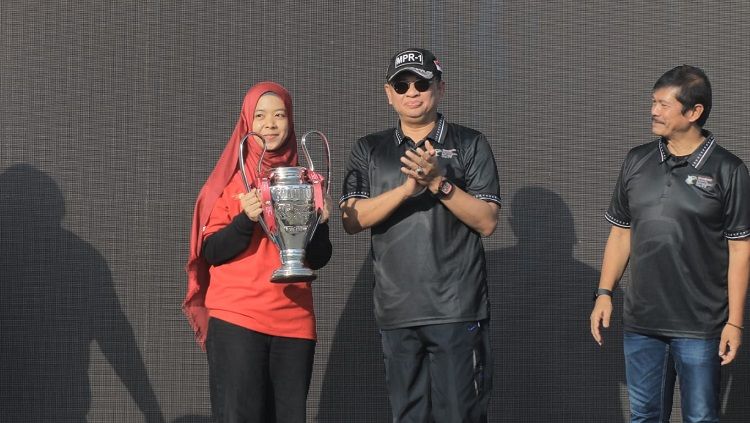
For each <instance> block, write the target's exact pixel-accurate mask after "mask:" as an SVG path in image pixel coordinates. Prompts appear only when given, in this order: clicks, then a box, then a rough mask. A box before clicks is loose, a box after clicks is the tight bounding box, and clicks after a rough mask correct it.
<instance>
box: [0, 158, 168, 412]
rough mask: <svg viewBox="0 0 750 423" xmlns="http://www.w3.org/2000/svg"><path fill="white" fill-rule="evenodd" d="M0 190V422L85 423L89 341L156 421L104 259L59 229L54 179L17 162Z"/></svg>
mask: <svg viewBox="0 0 750 423" xmlns="http://www.w3.org/2000/svg"><path fill="white" fill-rule="evenodd" d="M0 197H2V201H1V202H0V275H2V280H1V282H0V290H1V291H0V292H2V294H1V295H0V334H1V336H2V348H0V351H1V352H0V375H2V377H0V403H1V404H2V407H0V421H3V422H85V421H86V414H87V413H88V411H89V407H90V405H91V404H90V403H91V392H90V386H89V380H88V370H89V358H90V357H89V346H90V344H91V342H93V341H96V342H97V343H98V345H99V347H100V349H101V351H102V352H103V354H104V355H105V356H106V358H107V360H108V361H109V363H110V364H111V365H112V367H113V368H114V370H115V372H116V373H117V374H118V376H119V377H120V379H121V380H122V382H123V383H124V385H125V386H126V387H127V389H128V391H129V392H130V395H131V396H132V397H133V399H134V401H135V403H136V404H137V405H138V407H139V409H140V410H141V411H142V412H143V414H144V416H145V418H146V421H147V422H163V421H164V418H163V417H162V413H161V411H160V409H159V405H158V403H157V400H156V396H155V395H154V392H153V389H152V388H151V385H150V383H149V380H148V376H147V374H146V369H145V366H144V364H143V361H142V359H141V355H140V353H139V351H138V348H137V346H136V341H135V337H134V335H133V330H132V328H131V327H130V324H129V322H128V320H127V318H126V316H125V315H124V314H123V311H122V309H121V308H120V303H119V301H118V299H117V295H116V293H115V291H114V289H113V287H112V278H111V275H110V270H109V268H108V266H107V263H106V261H105V260H104V258H103V257H102V256H101V255H100V254H99V253H98V252H97V251H96V250H95V249H94V248H93V247H91V246H90V245H89V244H87V243H86V242H84V241H83V240H81V239H80V238H78V237H77V236H76V235H75V234H73V233H71V232H69V231H67V230H65V229H64V228H62V227H61V226H60V222H61V220H62V218H63V216H64V214H65V202H64V199H63V195H62V193H61V192H60V189H59V187H58V186H57V184H56V183H55V181H54V180H52V179H51V178H50V177H49V176H47V175H45V174H44V173H42V172H41V171H39V170H37V169H35V168H33V167H32V166H28V165H15V166H12V167H10V168H9V169H7V170H6V171H5V172H3V173H2V174H0Z"/></svg>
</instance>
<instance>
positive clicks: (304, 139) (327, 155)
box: [300, 129, 331, 194]
mask: <svg viewBox="0 0 750 423" xmlns="http://www.w3.org/2000/svg"><path fill="white" fill-rule="evenodd" d="M310 134H318V135H319V136H320V138H322V139H323V145H324V146H325V158H326V169H327V172H326V179H325V184H326V194H330V193H331V147H330V145H329V144H328V138H326V136H325V134H324V133H322V132H320V131H318V130H315V129H313V130H311V131H307V132H305V135H302V138H301V139H300V144H302V152H303V153H304V154H305V159H306V160H307V166H308V169H310V170H311V171H313V172H315V165H314V164H313V162H312V159H311V158H310V152H309V151H308V150H307V136H308V135H310Z"/></svg>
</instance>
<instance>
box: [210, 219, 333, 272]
mask: <svg viewBox="0 0 750 423" xmlns="http://www.w3.org/2000/svg"><path fill="white" fill-rule="evenodd" d="M256 226H258V225H257V224H256V223H255V222H253V221H252V220H250V218H249V217H247V215H246V214H245V213H239V214H238V215H237V216H235V217H234V219H232V222H231V223H230V224H229V225H227V226H225V227H223V228H221V229H220V230H218V231H217V232H216V233H214V234H212V235H210V236H209V237H208V238H206V239H205V240H204V241H203V251H202V255H203V258H205V259H206V262H208V264H210V265H212V266H219V265H222V264H224V263H226V262H228V261H229V260H232V259H233V258H235V257H237V255H238V254H240V253H241V252H243V251H245V249H247V247H248V245H250V240H251V239H252V237H253V231H254V230H256ZM332 253H333V246H332V245H331V240H330V238H329V228H328V223H323V224H320V225H318V228H317V229H316V230H315V234H314V235H313V237H312V239H311V240H310V243H309V244H307V248H306V249H305V262H306V264H307V265H308V266H310V268H311V269H313V270H316V269H320V268H321V267H323V266H325V265H326V264H327V263H328V260H330V259H331V254H332Z"/></svg>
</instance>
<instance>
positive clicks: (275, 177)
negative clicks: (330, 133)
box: [239, 130, 331, 282]
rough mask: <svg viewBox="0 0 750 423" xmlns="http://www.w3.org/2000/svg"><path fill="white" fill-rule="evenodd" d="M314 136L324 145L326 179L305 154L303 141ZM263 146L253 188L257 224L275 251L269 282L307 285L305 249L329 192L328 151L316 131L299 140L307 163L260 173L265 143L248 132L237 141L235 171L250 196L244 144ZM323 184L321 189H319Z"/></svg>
mask: <svg viewBox="0 0 750 423" xmlns="http://www.w3.org/2000/svg"><path fill="white" fill-rule="evenodd" d="M310 134H317V135H319V136H320V138H322V139H323V144H324V145H325V158H326V160H327V161H326V166H327V168H328V171H327V175H326V178H323V177H322V176H321V175H320V174H318V173H316V172H315V166H314V165H313V162H312V159H311V158H310V153H309V152H308V150H307V144H306V141H307V137H308V136H309V135H310ZM253 135H255V136H257V137H258V138H259V139H260V140H261V141H262V142H263V152H262V153H261V155H260V160H258V177H259V178H260V181H259V184H258V185H259V186H258V187H257V188H258V190H259V191H260V194H261V199H262V202H263V204H262V207H263V214H262V216H261V218H260V219H258V222H260V226H261V227H262V228H263V230H264V231H265V232H266V234H267V235H268V238H270V239H271V241H273V243H274V244H276V246H277V247H278V248H279V255H280V257H281V267H280V268H278V269H276V270H275V271H274V272H273V275H272V276H271V282H309V281H312V280H314V279H315V277H316V276H315V273H314V272H313V271H312V269H310V268H308V267H307V266H305V263H304V259H305V248H306V247H307V244H308V243H309V242H310V240H311V239H312V237H313V235H314V234H315V229H317V227H318V223H319V222H320V211H321V210H322V209H323V207H324V203H323V202H324V195H327V194H328V192H329V189H330V180H331V150H330V147H329V145H328V139H327V138H326V136H325V135H324V134H323V133H322V132H320V131H316V130H312V131H308V132H306V133H305V135H303V136H302V138H301V139H300V144H301V145H302V151H303V153H304V154H305V159H306V160H307V165H308V167H307V168H304V167H300V166H297V167H277V168H273V169H270V170H268V171H266V172H265V173H264V172H263V169H262V164H263V156H264V155H265V154H266V150H267V144H266V140H265V139H264V138H263V136H261V135H260V134H258V133H256V132H250V133H248V134H247V135H245V137H244V138H242V140H241V141H240V147H239V149H240V151H239V168H240V174H241V175H242V181H243V182H244V183H245V189H247V191H248V192H250V189H251V187H250V184H249V183H248V179H247V175H246V174H245V154H244V147H245V142H246V141H247V139H248V138H250V137H251V136H253ZM324 184H325V189H324V188H323V185H324Z"/></svg>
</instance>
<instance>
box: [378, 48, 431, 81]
mask: <svg viewBox="0 0 750 423" xmlns="http://www.w3.org/2000/svg"><path fill="white" fill-rule="evenodd" d="M402 72H413V73H415V74H417V75H419V76H420V77H422V78H424V79H432V78H435V77H439V76H441V75H442V74H443V69H442V68H441V67H440V62H439V61H438V59H437V58H436V57H435V55H434V54H432V52H431V51H429V50H425V49H422V48H408V49H406V50H402V51H399V52H398V53H396V54H394V55H393V57H392V58H391V63H390V64H389V65H388V73H387V74H386V76H385V79H386V81H391V80H392V79H393V77H395V76H396V75H398V74H400V73H402Z"/></svg>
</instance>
